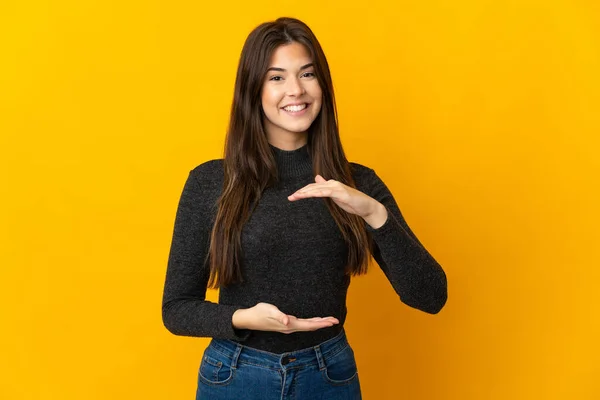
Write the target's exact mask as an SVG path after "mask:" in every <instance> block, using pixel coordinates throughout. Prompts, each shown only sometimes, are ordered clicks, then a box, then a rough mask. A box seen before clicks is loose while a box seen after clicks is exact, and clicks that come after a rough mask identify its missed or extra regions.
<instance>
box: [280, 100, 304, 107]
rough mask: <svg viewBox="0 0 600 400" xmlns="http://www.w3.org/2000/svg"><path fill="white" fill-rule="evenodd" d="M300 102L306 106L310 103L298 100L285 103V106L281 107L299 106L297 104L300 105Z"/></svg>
mask: <svg viewBox="0 0 600 400" xmlns="http://www.w3.org/2000/svg"><path fill="white" fill-rule="evenodd" d="M302 104H306V105H307V106H310V103H309V102H308V101H300V102H298V103H289V104H286V105H285V106H283V107H281V108H285V107H289V106H299V105H302Z"/></svg>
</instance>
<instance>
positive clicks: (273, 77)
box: [269, 75, 281, 81]
mask: <svg viewBox="0 0 600 400" xmlns="http://www.w3.org/2000/svg"><path fill="white" fill-rule="evenodd" d="M280 79H281V77H280V76H279V75H275V76H272V77H270V78H269V80H270V81H279V80H280Z"/></svg>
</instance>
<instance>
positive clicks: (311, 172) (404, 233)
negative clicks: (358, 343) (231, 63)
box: [162, 18, 447, 400]
mask: <svg viewBox="0 0 600 400" xmlns="http://www.w3.org/2000/svg"><path fill="white" fill-rule="evenodd" d="M371 255H372V256H373V257H374V258H375V261H376V262H377V263H378V264H379V266H380V267H381V268H382V270H383V271H384V273H385V275H386V277H387V278H388V279H389V281H390V283H391V284H392V286H393V288H394V290H395V291H396V293H397V294H398V295H399V297H400V300H401V301H402V302H404V303H405V304H407V305H408V306H410V307H414V308H417V309H419V310H422V311H424V312H427V313H432V314H435V313H437V312H439V311H440V309H441V308H442V307H443V306H444V304H445V302H446V298H447V283H446V275H445V273H444V271H443V269H442V268H441V266H440V265H439V264H438V263H437V262H436V261H435V259H434V258H433V257H432V256H431V255H430V254H429V253H428V251H427V250H426V249H425V248H424V247H423V245H422V244H421V243H420V242H419V240H418V239H417V237H416V236H415V235H414V234H413V232H412V231H411V229H410V228H409V227H408V225H407V223H406V221H405V220H404V218H403V216H402V214H401V213H400V210H399V208H398V205H397V204H396V201H395V199H394V197H393V196H392V194H391V193H390V191H389V190H388V188H387V187H386V185H385V184H384V183H383V182H382V180H381V179H380V178H379V177H378V176H377V174H376V173H375V172H374V171H373V170H372V169H370V168H368V167H366V166H363V165H360V164H358V163H353V162H349V161H348V160H347V159H346V157H345V155H344V151H343V149H342V144H341V142H340V137H339V134H338V128H337V121H336V107H335V98H334V94H333V85H332V81H331V76H330V72H329V66H328V64H327V60H326V58H325V55H324V53H323V50H322V49H321V46H320V44H319V42H318V41H317V39H316V37H315V36H314V34H313V32H312V31H311V30H310V29H309V27H308V26H306V25H305V24H304V23H303V22H301V21H299V20H297V19H293V18H279V19H277V20H276V21H273V22H268V23H263V24H261V25H259V26H258V27H256V28H255V29H254V30H253V31H252V32H251V33H250V35H249V36H248V38H247V40H246V42H245V44H244V47H243V50H242V54H241V58H240V61H239V66H238V71H237V78H236V83H235V93H234V98H233V106H232V109H231V119H230V124H229V130H228V133H227V138H226V144H225V152H224V158H223V159H216V160H210V161H207V162H204V163H203V164H200V165H198V166H197V167H196V168H194V169H193V170H192V171H190V173H189V176H188V178H187V181H186V183H185V186H184V188H183V193H182V194H181V199H180V202H179V205H178V209H177V214H176V217H175V226H174V232H173V241H172V244H171V250H170V254H169V260H168V265H167V273H166V280H165V287H164V294H163V303H162V317H163V322H164V324H165V326H166V328H167V329H168V330H169V331H170V332H172V333H173V334H175V335H183V336H195V337H212V340H211V342H210V344H209V346H208V347H207V348H206V350H205V352H204V355H203V358H202V361H201V363H200V367H199V372H198V389H197V393H196V398H197V399H213V400H218V399H246V400H252V399H261V400H271V399H273V400H274V399H328V400H335V399H360V398H361V392H360V383H359V379H358V373H357V372H358V371H357V366H356V362H355V358H354V353H353V350H352V348H351V347H350V345H349V343H348V340H347V338H346V335H345V331H344V329H343V325H344V321H345V318H346V293H347V290H348V286H349V284H350V277H351V276H352V275H358V274H363V273H366V271H367V265H368V262H369V258H370V256H371ZM207 287H211V288H217V287H219V288H220V293H219V302H218V304H217V303H213V302H209V301H206V300H205V293H206V289H207ZM381 328H382V329H384V327H381Z"/></svg>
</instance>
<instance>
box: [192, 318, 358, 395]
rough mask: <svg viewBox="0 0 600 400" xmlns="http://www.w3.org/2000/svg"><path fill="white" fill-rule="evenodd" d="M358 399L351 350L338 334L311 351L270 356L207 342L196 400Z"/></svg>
mask: <svg viewBox="0 0 600 400" xmlns="http://www.w3.org/2000/svg"><path fill="white" fill-rule="evenodd" d="M209 399H210V400H232V399H236V400H237V399H240V400H241V399H243V400H254V399H260V400H292V399H293V400H305V399H310V400H317V399H323V400H325V399H327V400H360V399H362V397H361V393H360V382H359V380H358V370H357V367H356V360H355V359H354V351H353V350H352V348H351V347H350V345H349V343H348V341H347V339H346V334H345V332H344V330H343V329H342V331H341V332H340V333H339V334H338V335H337V336H335V337H333V338H331V339H329V340H326V341H325V342H323V343H320V344H318V345H316V346H314V347H311V348H307V349H302V350H297V351H293V352H289V353H282V354H275V353H270V352H267V351H262V350H258V349H254V348H251V347H247V346H243V345H241V344H239V343H237V342H234V341H231V340H226V339H214V338H213V339H212V340H211V342H210V344H209V345H208V347H207V348H206V350H205V351H204V355H203V357H202V362H201V363H200V369H199V371H198V390H197V392H196V400H209Z"/></svg>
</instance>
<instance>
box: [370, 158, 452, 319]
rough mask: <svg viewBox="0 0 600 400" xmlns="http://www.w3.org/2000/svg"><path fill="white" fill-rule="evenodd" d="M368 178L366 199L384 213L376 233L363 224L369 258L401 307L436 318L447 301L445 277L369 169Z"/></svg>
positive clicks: (391, 198) (392, 198)
mask: <svg viewBox="0 0 600 400" xmlns="http://www.w3.org/2000/svg"><path fill="white" fill-rule="evenodd" d="M369 174H370V177H369V184H368V186H369V188H370V196H371V197H373V198H374V199H376V200H377V201H379V202H380V203H381V204H383V205H384V206H385V208H386V210H387V213H388V217H387V220H386V221H385V222H384V224H383V225H382V226H380V227H379V228H377V229H374V228H373V227H371V226H370V225H369V224H367V223H365V224H366V227H367V231H369V232H370V233H371V235H372V238H373V245H374V246H373V247H374V249H373V258H375V261H376V262H377V264H379V267H380V268H381V269H382V270H383V272H384V274H385V276H386V277H387V279H388V280H389V281H390V283H391V284H392V286H393V288H394V290H395V291H396V293H397V294H398V296H400V300H401V301H402V302H403V303H404V304H406V305H408V306H410V307H413V308H416V309H418V310H421V311H424V312H427V313H430V314H437V313H438V312H439V311H440V310H441V309H442V308H443V307H444V305H445V303H446V300H447V298H448V287H447V279H446V274H445V272H444V270H443V269H442V267H441V266H440V264H439V263H438V262H437V261H436V260H435V259H434V258H433V256H432V255H431V254H429V252H428V251H427V250H426V249H425V247H424V246H423V245H422V244H421V242H420V241H419V239H417V237H416V236H415V234H414V233H413V232H412V231H411V229H410V227H409V226H408V224H407V223H406V221H405V219H404V217H403V216H402V213H401V212H400V209H399V207H398V204H397V203H396V200H395V199H394V196H393V195H392V193H391V192H390V190H389V189H388V187H387V186H386V185H385V183H384V182H383V181H382V180H381V179H380V178H379V176H377V174H376V173H375V171H373V170H372V169H370V170H369Z"/></svg>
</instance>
